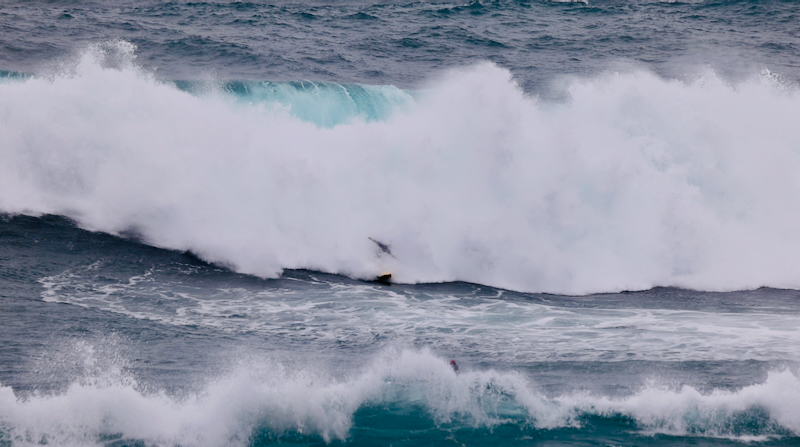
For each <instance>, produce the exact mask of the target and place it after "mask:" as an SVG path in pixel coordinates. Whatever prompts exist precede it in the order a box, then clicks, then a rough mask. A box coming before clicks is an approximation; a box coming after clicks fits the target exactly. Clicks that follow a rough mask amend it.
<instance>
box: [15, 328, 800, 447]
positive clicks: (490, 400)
mask: <svg viewBox="0 0 800 447" xmlns="http://www.w3.org/2000/svg"><path fill="white" fill-rule="evenodd" d="M111 342H112V344H111V345H108V343H105V344H104V346H105V347H101V346H92V345H91V344H87V343H86V342H76V343H75V345H74V348H73V350H72V352H73V356H74V358H73V359H72V361H73V362H75V363H76V364H78V365H90V368H88V369H86V374H85V375H83V376H81V377H79V378H77V379H75V381H74V382H73V383H72V384H71V385H69V386H68V387H67V388H66V389H65V390H63V391H60V392H52V393H35V394H32V395H26V396H20V397H22V398H18V396H16V395H15V393H14V390H12V389H11V388H9V387H3V386H0V436H2V437H3V438H2V439H4V440H5V441H10V442H13V443H14V444H15V445H17V444H19V445H28V444H31V445H34V444H37V443H39V442H40V441H43V442H46V443H47V445H54V446H61V445H69V446H79V445H104V444H108V443H111V442H112V441H117V440H119V441H120V442H123V443H124V442H127V443H128V444H140V443H145V444H147V445H176V444H177V445H182V446H187V447H188V446H206V445H207V446H222V445H230V446H236V445H259V444H260V443H259V442H257V439H258V438H266V439H269V438H273V439H275V438H277V439H280V438H281V437H286V436H294V437H298V436H300V437H306V438H307V440H308V441H315V438H316V440H317V441H319V440H324V441H326V442H330V441H333V440H337V439H339V440H346V439H348V438H349V437H350V435H351V433H350V431H351V429H352V428H353V426H354V425H353V424H354V416H355V414H356V412H357V411H361V412H366V413H367V414H369V415H370V418H369V419H368V420H367V422H366V424H368V425H365V426H360V427H359V429H360V430H369V429H371V427H370V425H369V424H375V425H377V426H381V425H382V424H383V425H385V424H387V423H389V424H396V423H397V422H396V421H398V420H400V421H402V422H404V423H410V424H413V425H415V426H426V425H434V426H436V427H440V428H443V429H445V430H462V431H463V430H477V429H482V428H493V427H500V426H504V427H506V430H509V428H508V427H511V430H514V431H515V432H518V433H519V435H520V436H522V435H524V434H525V433H528V434H530V433H535V432H537V431H542V430H558V429H563V428H570V429H574V430H581V429H583V427H584V425H585V424H587V423H589V424H591V425H592V426H593V428H592V429H593V430H596V431H597V430H604V429H605V430H608V431H609V432H610V433H613V432H614V430H619V425H620V424H622V425H624V426H626V427H627V430H629V431H635V432H638V433H641V434H644V435H652V434H656V433H661V434H668V435H674V436H691V437H712V438H720V437H721V438H736V439H741V440H753V439H766V438H767V437H774V436H790V437H794V436H797V435H798V433H800V424H798V421H797V418H796V416H795V415H796V414H797V411H798V405H800V404H798V402H800V380H798V378H797V377H796V376H795V375H793V374H792V373H790V372H788V371H784V372H775V373H771V374H770V375H769V377H768V378H767V379H766V381H764V382H763V383H759V384H755V385H751V386H747V387H744V388H742V389H740V390H738V391H722V390H717V391H712V392H710V393H701V392H699V391H697V390H695V389H694V388H692V387H688V386H684V387H682V388H680V389H677V390H675V389H669V388H668V387H664V386H661V385H658V384H652V385H650V386H648V387H646V388H644V389H642V390H641V391H640V392H638V393H637V394H634V395H631V396H627V397H619V398H612V397H607V396H595V395H590V394H581V393H573V394H567V395H562V396H559V397H554V398H549V397H546V396H545V395H544V394H542V393H541V392H539V391H537V387H536V385H535V383H531V382H530V381H529V380H528V379H526V378H525V377H523V376H522V375H520V374H518V373H515V372H498V371H493V370H473V371H462V372H461V373H460V374H458V375H456V374H455V373H454V372H453V371H452V370H451V369H450V366H449V365H448V363H447V361H446V359H441V358H438V357H436V356H434V355H433V354H431V353H430V352H428V351H425V350H423V351H413V350H399V351H398V350H393V349H390V350H387V351H385V352H383V353H382V354H381V355H379V356H378V357H377V358H375V359H374V361H372V363H370V364H368V365H366V366H365V367H363V368H361V369H360V370H359V371H356V372H354V373H353V374H352V375H351V376H350V377H349V378H344V379H342V378H339V379H337V378H335V377H332V376H331V374H329V373H328V372H326V371H325V370H324V369H319V368H313V367H312V368H308V367H302V368H297V367H293V366H289V365H285V364H283V363H281V362H275V361H272V360H258V361H248V362H243V363H242V364H241V365H238V366H236V367H233V368H232V369H231V371H230V372H228V373H224V374H222V375H221V376H220V377H219V378H217V379H213V380H210V381H209V382H208V383H207V384H205V385H203V386H202V387H201V388H202V389H201V390H200V391H199V392H197V393H196V394H193V393H189V394H187V395H183V396H173V395H168V394H166V393H164V392H163V391H157V390H148V388H147V386H146V384H140V383H138V382H137V380H136V379H134V378H132V377H130V376H129V375H128V374H127V373H125V372H124V371H125V368H124V366H125V365H122V364H120V363H119V362H120V360H119V355H112V356H111V357H110V358H106V357H103V355H109V354H113V353H111V352H108V351H109V349H111V350H112V351H113V340H111ZM109 346H110V348H109ZM115 359H116V360H115ZM59 364H60V365H65V364H69V361H68V359H59ZM398 417H400V419H397V418H398ZM393 418H395V419H393ZM380 421H386V422H380ZM392 421H395V422H392ZM606 426H607V427H606ZM604 427H605V428H604ZM573 433H574V431H573ZM320 438H321V439H320ZM112 445H116V444H112Z"/></svg>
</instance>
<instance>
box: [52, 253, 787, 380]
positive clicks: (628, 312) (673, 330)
mask: <svg viewBox="0 0 800 447" xmlns="http://www.w3.org/2000/svg"><path fill="white" fill-rule="evenodd" d="M95 268H97V264H92V265H90V266H88V267H86V268H81V267H78V266H76V267H75V268H74V269H70V270H68V271H66V272H63V273H60V274H58V275H54V276H51V277H48V278H44V279H42V280H41V283H42V285H43V292H42V298H43V299H44V300H45V301H50V302H61V303H69V304H73V305H78V306H84V307H90V308H95V309H100V310H104V311H111V312H117V313H119V314H122V315H126V316H129V317H133V318H139V319H147V320H152V321H158V322H161V323H164V324H171V325H196V326H203V327H208V328H213V329H214V330H221V331H226V332H231V333H259V334H262V335H263V336H267V337H278V336H280V337H283V338H284V339H286V340H295V341H297V342H301V343H303V344H304V345H307V346H312V345H315V346H327V343H330V342H331V340H338V341H340V342H344V343H347V344H348V345H349V346H364V347H368V346H374V345H375V343H376V340H377V339H376V337H379V338H380V343H401V344H407V345H413V346H419V345H420V344H422V345H425V346H437V347H438V348H439V349H444V350H449V351H450V352H463V350H464V349H468V351H471V352H481V353H483V354H482V355H484V356H485V358H486V360H487V361H491V362H499V363H504V364H510V365H526V364H529V363H530V362H537V361H541V360H542V359H549V360H551V361H555V360H568V361H630V360H637V361H642V360H647V361H712V360H713V361H728V360H743V359H748V360H759V361H767V362H787V361H788V362H793V361H800V349H798V348H797V346H799V345H800V330H799V329H798V328H797V315H796V313H795V312H791V311H785V310H776V309H750V310H749V311H748V312H742V313H737V312H720V311H700V310H671V309H647V308H644V309H642V308H637V307H636V306H637V303H635V302H631V303H629V304H628V306H627V307H626V308H611V309H604V308H595V307H580V306H575V307H568V306H567V307H565V306H562V305H559V303H558V301H557V300H556V301H554V302H552V303H543V302H539V301H534V300H515V299H511V298H505V297H495V296H489V297H480V296H474V295H470V294H467V295H461V296H459V295H451V294H450V293H449V292H447V291H443V292H436V291H432V290H429V291H426V292H421V293H419V294H417V293H415V292H414V291H401V290H396V289H394V288H386V287H383V286H376V285H371V284H365V283H361V284H358V283H355V284H344V283H333V284H323V283H318V284H315V285H314V286H313V287H311V286H310V285H309V286H307V287H302V288H298V289H291V288H282V287H274V285H272V284H270V285H267V287H265V284H263V283H256V284H254V285H253V286H252V287H249V286H243V287H238V288H225V287H224V286H223V288H216V287H211V286H207V287H204V288H202V289H199V288H197V287H194V286H192V284H191V283H188V284H187V283H183V282H182V281H181V276H180V275H178V276H172V275H170V274H169V273H170V272H163V271H159V270H158V269H149V270H147V271H146V272H144V274H136V275H135V276H133V277H132V278H130V279H128V278H127V277H126V276H122V277H120V278H117V279H112V278H114V275H100V279H99V278H98V273H97V271H96V270H94V269H95ZM172 273H174V272H172ZM232 317H233V318H232ZM466 347H469V348H466ZM319 349H326V348H323V347H320V348H319Z"/></svg>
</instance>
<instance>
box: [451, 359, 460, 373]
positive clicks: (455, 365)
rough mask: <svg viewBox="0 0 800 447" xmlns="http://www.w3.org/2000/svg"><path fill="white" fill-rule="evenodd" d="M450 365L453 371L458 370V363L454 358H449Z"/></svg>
mask: <svg viewBox="0 0 800 447" xmlns="http://www.w3.org/2000/svg"><path fill="white" fill-rule="evenodd" d="M450 367H451V368H453V371H455V372H458V364H457V363H456V361H455V360H450Z"/></svg>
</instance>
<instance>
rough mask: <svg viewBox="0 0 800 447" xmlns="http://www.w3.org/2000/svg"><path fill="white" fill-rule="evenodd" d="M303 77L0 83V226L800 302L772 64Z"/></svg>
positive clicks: (570, 285) (392, 268) (542, 283)
mask: <svg viewBox="0 0 800 447" xmlns="http://www.w3.org/2000/svg"><path fill="white" fill-rule="evenodd" d="M212 84H213V83H212ZM306 85H307V84H304V83H285V84H273V83H266V82H262V83H251V84H246V83H240V84H236V83H229V84H227V86H226V85H225V84H223V86H222V87H221V88H209V89H207V90H205V91H194V93H190V92H188V91H186V90H181V89H179V88H177V87H176V86H175V85H174V84H172V83H168V82H162V81H160V80H157V79H155V78H154V77H153V76H152V75H151V74H149V73H147V72H145V71H143V70H141V69H139V68H138V67H137V66H136V63H135V56H134V47H133V46H132V45H130V44H128V43H126V42H122V41H114V42H110V43H105V44H102V45H97V46H95V47H93V48H92V49H90V50H89V51H87V52H86V53H84V54H83V55H82V56H81V58H80V59H78V60H76V61H73V62H71V63H69V64H64V66H63V67H62V70H61V71H59V72H58V73H55V74H53V75H52V76H50V77H31V78H26V79H17V80H15V81H13V82H4V83H0V89H1V90H2V100H0V116H2V117H3V119H2V120H0V139H1V140H2V141H3V144H2V146H0V156H2V158H3V160H4V163H3V164H2V166H0V210H2V211H4V212H7V213H12V214H13V213H23V214H32V215H39V214H44V213H50V214H58V215H64V216H68V217H70V218H72V219H74V220H75V221H77V222H78V223H79V224H80V225H81V226H82V227H84V228H87V229H92V230H99V231H104V232H108V233H113V234H120V233H125V232H128V233H130V232H133V233H136V234H139V235H141V237H142V239H143V240H145V241H146V242H148V243H150V244H152V245H155V246H159V247H166V248H171V249H175V250H180V251H192V252H193V253H196V254H198V255H199V256H200V257H201V258H203V259H204V260H206V261H210V262H216V263H219V264H222V265H226V266H230V267H231V268H232V269H234V270H236V271H238V272H242V273H248V274H254V275H258V276H261V277H276V276H278V275H280V273H281V271H282V270H283V269H286V268H289V269H298V268H306V269H312V270H318V271H324V272H331V273H340V274H345V275H348V276H351V277H355V278H373V277H375V276H376V275H378V274H381V273H383V272H387V271H388V272H391V273H392V274H393V278H394V279H396V280H397V281H400V282H410V283H414V282H447V281H458V280H461V281H468V282H474V283H481V284H487V285H492V286H497V287H503V288H507V289H513V290H522V291H531V292H553V293H561V294H585V293H593V292H607V291H620V290H642V289H649V288H651V287H654V286H677V287H683V288H690V289H700V290H717V291H723V290H741V289H750V288H757V287H760V286H769V287H776V288H800V280H798V279H797V275H796V274H795V273H796V266H797V256H796V253H797V252H798V250H800V235H798V233H797V231H796V228H797V227H798V224H800V213H798V212H797V209H799V208H798V207H797V204H798V202H800V184H798V181H797V176H796V175H794V173H795V172H797V168H798V167H800V166H798V165H800V153H799V151H798V147H800V146H799V145H800V132H798V131H797V130H796V126H794V121H793V117H795V116H797V115H798V112H800V101H799V100H798V95H797V89H796V87H795V86H793V85H792V84H790V83H787V82H784V81H782V80H781V78H780V77H779V76H776V75H774V74H772V73H770V72H768V71H764V72H763V73H762V74H761V75H760V76H755V77H753V79H751V80H750V81H747V82H742V83H739V84H736V85H730V84H728V83H727V82H725V81H724V80H722V79H720V78H718V77H717V76H716V75H715V74H714V73H713V72H706V73H705V74H703V75H702V76H700V77H698V78H697V79H696V80H694V81H691V82H679V81H675V80H669V79H663V78H660V77H658V76H655V75H653V74H651V73H648V72H643V71H633V72H625V73H609V74H607V75H605V76H602V77H599V78H596V79H585V80H573V81H570V82H569V88H568V91H569V92H570V101H569V102H567V103H547V102H542V101H539V100H537V99H536V98H532V97H529V96H527V95H525V94H524V93H523V92H522V91H521V90H520V89H519V88H518V87H517V86H516V84H515V83H514V80H513V79H512V78H511V75H510V73H509V72H508V71H507V70H504V69H502V68H499V67H496V66H494V65H491V64H479V65H476V66H471V67H466V68H462V69H458V70H453V71H450V72H447V73H443V74H442V75H441V76H440V77H439V78H438V79H434V80H432V81H431V82H430V83H429V86H428V88H426V89H423V90H420V91H418V92H415V93H414V94H413V95H410V94H408V93H406V92H403V91H401V90H398V89H395V88H393V87H370V86H348V85H339V84H313V85H316V86H315V87H314V88H310V87H306ZM320 85H321V86H323V88H321V89H320V88H319V86H320ZM245 87H246V88H245ZM226 89H227V90H228V92H226ZM259 89H261V90H259ZM231 91H233V93H234V94H231V93H230V92H231ZM356 91H358V92H362V93H364V92H366V93H364V94H363V96H362V97H361V98H362V99H360V100H353V102H349V101H350V100H351V99H352V98H347V100H346V101H345V100H344V99H343V98H345V96H347V95H349V96H351V97H352V96H353V95H352V94H351V93H354V92H356ZM345 93H347V95H345ZM356 96H357V95H356ZM282 101H283V102H285V103H287V104H284V103H282ZM292 101H294V102H292ZM343 101H344V102H343ZM359 101H361V102H359ZM304 110H305V111H304ZM329 112H330V113H329ZM315 114H317V115H315ZM373 240H376V241H379V242H381V244H383V245H385V246H387V247H389V249H390V253H391V255H388V254H387V252H386V251H384V250H382V249H380V248H379V246H378V245H377V244H375V243H374V242H373Z"/></svg>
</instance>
